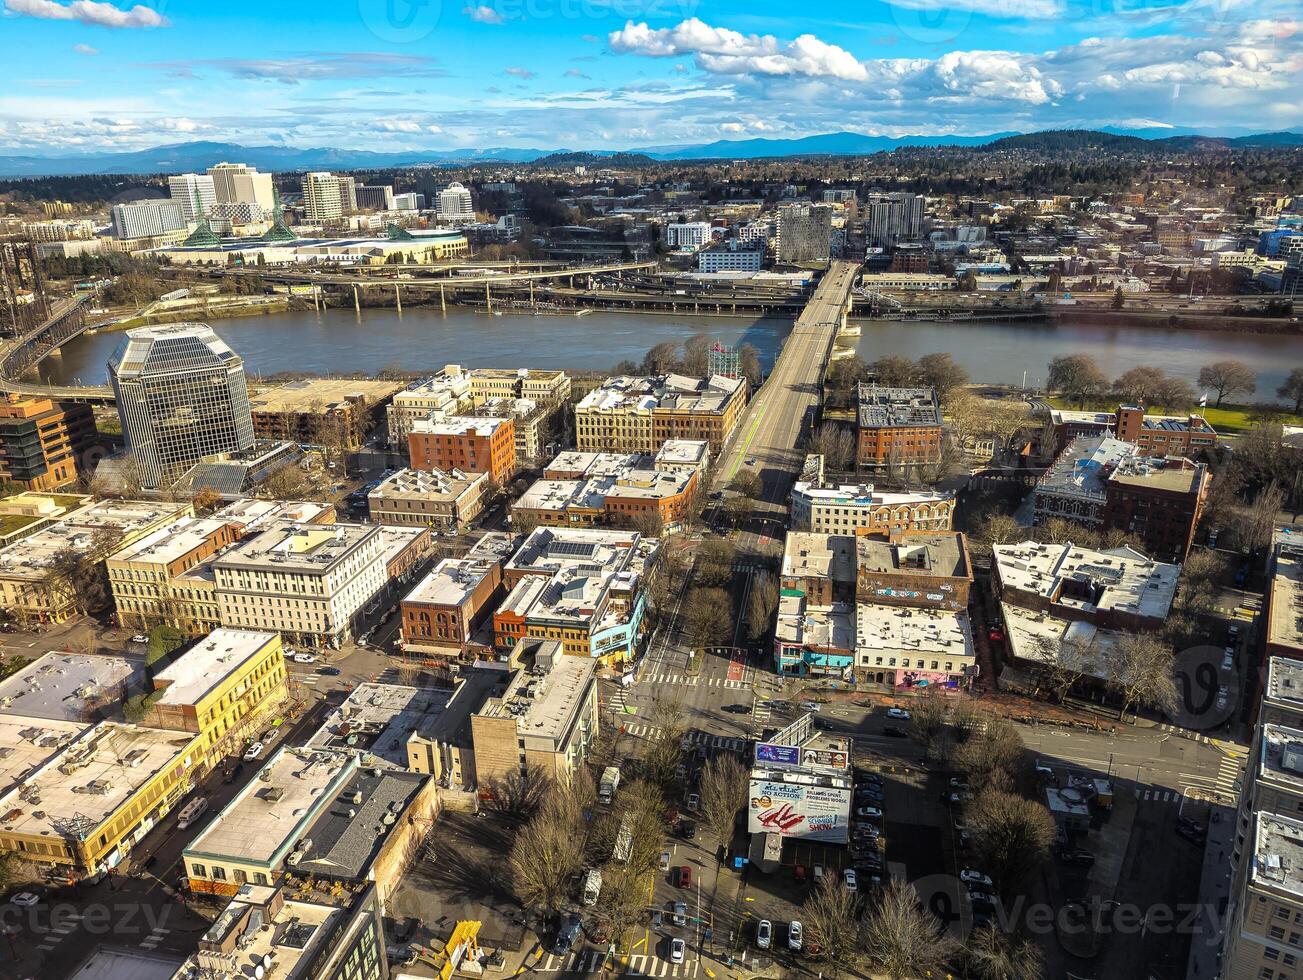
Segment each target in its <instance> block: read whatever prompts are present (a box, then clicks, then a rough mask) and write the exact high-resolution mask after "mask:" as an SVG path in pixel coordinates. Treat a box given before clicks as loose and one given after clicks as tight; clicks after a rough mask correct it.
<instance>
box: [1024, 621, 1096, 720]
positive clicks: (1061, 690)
mask: <svg viewBox="0 0 1303 980" xmlns="http://www.w3.org/2000/svg"><path fill="white" fill-rule="evenodd" d="M1032 647H1033V649H1034V650H1035V659H1036V661H1037V662H1038V664H1039V665H1040V666H1039V668H1038V673H1039V675H1040V678H1041V681H1042V683H1043V684H1044V685H1045V687H1046V688H1047V689H1048V690H1049V693H1050V697H1051V698H1053V699H1054V700H1055V701H1057V702H1058V703H1060V704H1062V703H1063V701H1064V699H1065V698H1067V696H1068V695H1069V694H1070V693H1071V691H1072V689H1073V688H1074V687H1076V686H1077V683H1078V682H1079V681H1081V680H1082V678H1084V677H1086V676H1087V675H1093V674H1095V673H1097V672H1099V671H1101V670H1102V669H1103V667H1102V665H1101V664H1100V663H1099V661H1098V659H1097V658H1096V657H1095V655H1094V653H1093V652H1092V651H1091V648H1090V646H1089V645H1088V644H1083V643H1079V642H1077V641H1076V640H1073V639H1069V638H1068V637H1066V636H1054V637H1050V636H1039V637H1037V638H1036V640H1035V642H1034V643H1033V644H1032Z"/></svg>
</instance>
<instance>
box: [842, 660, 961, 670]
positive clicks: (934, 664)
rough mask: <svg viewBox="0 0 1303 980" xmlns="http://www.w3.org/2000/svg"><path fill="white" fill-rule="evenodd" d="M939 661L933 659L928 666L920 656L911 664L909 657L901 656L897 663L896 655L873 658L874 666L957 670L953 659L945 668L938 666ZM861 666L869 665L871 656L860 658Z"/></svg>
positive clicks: (947, 662)
mask: <svg viewBox="0 0 1303 980" xmlns="http://www.w3.org/2000/svg"><path fill="white" fill-rule="evenodd" d="M939 663H940V661H939V660H933V661H931V666H928V662H927V661H925V660H923V659H921V658H920V659H919V660H918V661H917V662H916V663H913V664H911V663H910V660H909V657H901V658H900V663H899V664H897V663H896V658H895V657H874V658H873V666H875V667H896V666H899V667H910V666H912V667H914V668H915V669H916V670H945V672H946V673H947V674H953V673H954V672H955V663H954V661H953V660H947V661H946V662H945V664H946V665H945V667H944V668H943V667H940V666H938V664H939ZM860 666H861V667H868V666H869V658H868V657H861V658H860Z"/></svg>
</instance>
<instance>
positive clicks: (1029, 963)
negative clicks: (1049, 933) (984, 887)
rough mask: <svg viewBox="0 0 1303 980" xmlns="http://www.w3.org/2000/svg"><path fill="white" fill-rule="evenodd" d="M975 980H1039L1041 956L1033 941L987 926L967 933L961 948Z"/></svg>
mask: <svg viewBox="0 0 1303 980" xmlns="http://www.w3.org/2000/svg"><path fill="white" fill-rule="evenodd" d="M965 952H966V953H967V960H968V966H969V969H971V970H972V971H973V973H974V974H975V975H976V976H977V977H978V978H979V980H1040V978H1041V976H1043V974H1042V973H1041V969H1042V967H1043V965H1044V959H1045V954H1044V953H1043V952H1042V951H1041V948H1040V947H1039V946H1038V945H1036V943H1035V942H1033V941H1031V940H1029V939H1022V938H1019V937H1017V936H1009V935H1006V934H1005V933H1003V932H1001V931H1000V930H999V929H996V928H995V927H994V926H987V927H986V928H983V929H978V930H976V931H974V932H973V933H971V934H970V935H969V937H968V943H967V946H966V949H965Z"/></svg>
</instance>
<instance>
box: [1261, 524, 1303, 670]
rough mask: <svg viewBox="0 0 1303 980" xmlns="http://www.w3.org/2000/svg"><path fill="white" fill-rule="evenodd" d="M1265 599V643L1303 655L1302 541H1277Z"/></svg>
mask: <svg viewBox="0 0 1303 980" xmlns="http://www.w3.org/2000/svg"><path fill="white" fill-rule="evenodd" d="M1268 602H1269V603H1270V606H1269V608H1270V610H1271V616H1270V619H1269V620H1268V622H1267V643H1268V644H1269V645H1271V646H1272V647H1274V648H1276V649H1279V648H1281V647H1284V648H1286V649H1294V650H1298V651H1299V654H1300V656H1303V541H1298V542H1289V543H1284V542H1281V543H1278V544H1277V546H1276V554H1275V571H1274V574H1273V575H1272V576H1271V583H1270V585H1269V586H1268Z"/></svg>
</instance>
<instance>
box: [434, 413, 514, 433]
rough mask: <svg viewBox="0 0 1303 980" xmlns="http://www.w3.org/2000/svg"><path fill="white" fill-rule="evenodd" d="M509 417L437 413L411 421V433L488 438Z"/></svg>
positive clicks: (506, 421)
mask: <svg viewBox="0 0 1303 980" xmlns="http://www.w3.org/2000/svg"><path fill="white" fill-rule="evenodd" d="M510 421H511V420H510V419H506V418H497V417H494V416H478V415H437V416H432V417H430V418H428V419H416V420H415V421H413V422H412V429H411V431H412V434H413V435H431V436H477V437H478V438H480V439H490V438H492V437H493V433H495V432H497V431H498V429H500V428H501V427H502V426H504V425H506V424H507V423H508V422H510Z"/></svg>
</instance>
